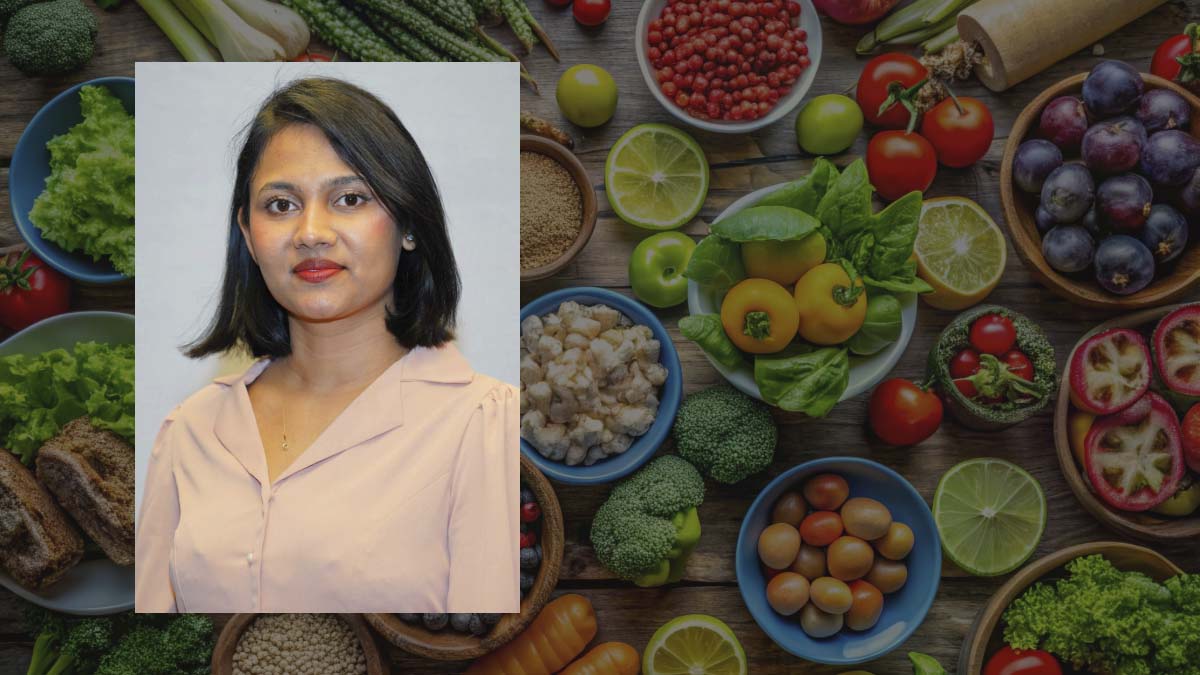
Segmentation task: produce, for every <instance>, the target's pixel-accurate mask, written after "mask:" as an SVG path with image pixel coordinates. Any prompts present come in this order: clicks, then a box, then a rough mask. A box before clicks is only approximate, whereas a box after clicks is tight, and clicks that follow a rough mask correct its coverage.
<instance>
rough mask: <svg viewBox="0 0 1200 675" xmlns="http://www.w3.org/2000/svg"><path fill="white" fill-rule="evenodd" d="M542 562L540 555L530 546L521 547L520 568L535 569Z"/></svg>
mask: <svg viewBox="0 0 1200 675" xmlns="http://www.w3.org/2000/svg"><path fill="white" fill-rule="evenodd" d="M541 562H542V556H541V554H540V553H538V552H537V550H535V549H532V548H523V549H521V569H523V570H525V571H529V570H536V569H537V568H538V565H539V564H541Z"/></svg>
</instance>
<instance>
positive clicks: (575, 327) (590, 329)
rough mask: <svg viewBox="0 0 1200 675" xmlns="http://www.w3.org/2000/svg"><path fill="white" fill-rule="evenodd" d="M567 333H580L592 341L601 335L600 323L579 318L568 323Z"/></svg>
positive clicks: (586, 318) (584, 317)
mask: <svg viewBox="0 0 1200 675" xmlns="http://www.w3.org/2000/svg"><path fill="white" fill-rule="evenodd" d="M567 332H569V333H579V334H580V335H582V336H584V337H586V338H587V339H588V340H591V339H592V338H594V337H596V336H597V335H599V334H600V322H599V321H596V320H595V319H589V318H588V317H586V316H577V317H575V318H573V319H571V320H570V321H569V322H567Z"/></svg>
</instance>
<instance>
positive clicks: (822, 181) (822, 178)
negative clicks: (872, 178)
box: [754, 157, 838, 215]
mask: <svg viewBox="0 0 1200 675" xmlns="http://www.w3.org/2000/svg"><path fill="white" fill-rule="evenodd" d="M837 176H838V170H837V167H836V166H834V165H833V163H832V162H830V161H829V160H827V159H825V158H824V157H818V158H817V159H816V160H815V161H814V162H813V165H812V169H811V170H810V171H809V172H808V175H806V176H804V177H802V178H798V179H796V180H794V181H792V182H790V183H788V184H787V185H786V186H785V187H781V188H779V189H778V190H776V191H774V192H772V193H771V194H769V195H767V196H765V197H763V198H762V199H760V200H758V201H757V202H755V203H754V205H755V206H787V207H790V208H793V209H799V210H800V211H803V212H805V213H808V214H811V215H816V213H817V206H818V205H819V204H820V203H821V198H822V197H824V196H825V192H826V191H828V190H829V186H830V184H831V183H832V182H833V180H834V179H835V178H837Z"/></svg>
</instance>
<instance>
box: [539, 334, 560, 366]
mask: <svg viewBox="0 0 1200 675" xmlns="http://www.w3.org/2000/svg"><path fill="white" fill-rule="evenodd" d="M535 353H536V354H537V358H538V361H539V362H540V363H542V364H546V363H548V362H550V361H553V360H554V359H556V358H558V355H559V354H562V353H563V344H562V342H559V341H558V339H557V338H552V337H550V336H549V335H543V336H542V337H540V338H538V341H537V349H536V350H535Z"/></svg>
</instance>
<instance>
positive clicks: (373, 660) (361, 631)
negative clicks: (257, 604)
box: [212, 614, 392, 675]
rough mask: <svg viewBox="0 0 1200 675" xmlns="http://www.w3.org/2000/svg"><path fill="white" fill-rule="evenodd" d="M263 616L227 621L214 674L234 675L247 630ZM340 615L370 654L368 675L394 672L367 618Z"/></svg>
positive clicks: (219, 639) (217, 649) (240, 616)
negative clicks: (236, 653) (236, 655)
mask: <svg viewBox="0 0 1200 675" xmlns="http://www.w3.org/2000/svg"><path fill="white" fill-rule="evenodd" d="M259 616H264V615H261V614H234V615H233V617H232V618H230V619H229V623H227V624H225V628H224V629H223V630H222V631H221V635H220V636H218V637H217V646H216V647H215V648H214V649H213V657H212V671H213V675H233V652H234V650H235V649H236V648H237V644H238V641H239V640H241V639H242V635H243V634H244V633H245V632H246V629H248V628H249V627H250V624H252V623H254V620H255V619H257V618H258V617H259ZM336 616H338V617H339V618H341V619H342V621H345V622H346V623H347V624H349V625H350V628H351V629H352V630H353V631H354V635H355V636H357V637H358V643H359V645H361V646H362V650H363V654H364V655H366V657H367V675H387V674H388V673H390V672H392V671H391V668H390V667H389V666H388V662H387V661H386V660H385V659H384V658H383V654H381V653H380V651H379V647H378V646H377V645H376V644H375V636H374V635H373V634H372V633H371V629H370V628H369V627H367V622H366V621H363V619H362V616H361V615H358V614H337V615H336Z"/></svg>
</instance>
